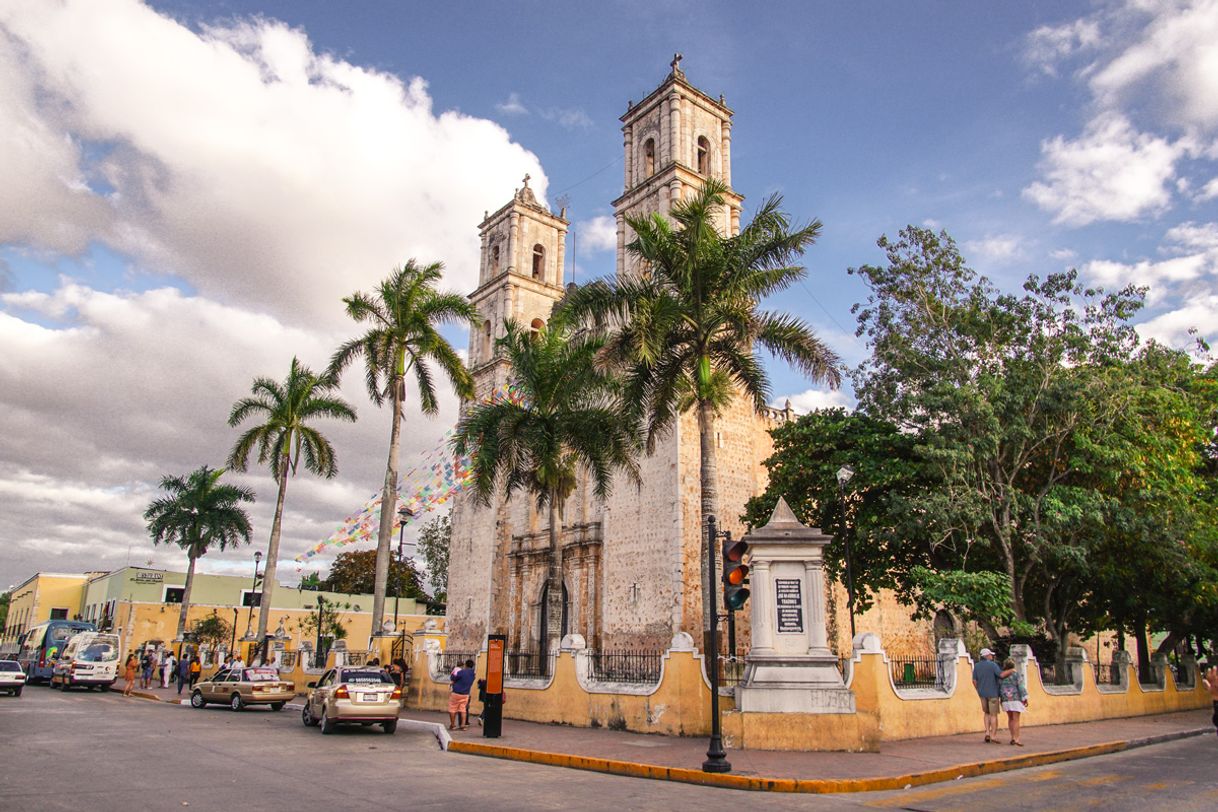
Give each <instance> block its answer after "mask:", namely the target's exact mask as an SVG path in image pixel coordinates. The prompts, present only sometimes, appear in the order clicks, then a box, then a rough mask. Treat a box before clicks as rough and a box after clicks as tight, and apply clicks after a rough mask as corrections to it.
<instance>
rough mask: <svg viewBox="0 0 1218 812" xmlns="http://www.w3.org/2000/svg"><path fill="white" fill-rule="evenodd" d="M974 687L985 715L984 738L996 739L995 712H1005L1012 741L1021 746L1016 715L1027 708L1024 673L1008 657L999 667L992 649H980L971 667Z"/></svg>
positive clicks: (996, 721) (996, 724)
mask: <svg viewBox="0 0 1218 812" xmlns="http://www.w3.org/2000/svg"><path fill="white" fill-rule="evenodd" d="M973 687H974V688H976V689H977V696H979V697H981V712H982V713H983V714H985V740H986V741H987V742H991V741H992V742H995V743H997V742H998V711H999V710H1000V709H1001V710H1004V711H1006V712H1007V729H1008V730H1009V731H1010V733H1011V744H1013V745H1016V746H1019V747H1023V742H1022V741H1021V740H1020V738H1019V715H1020V714H1021V713H1023V712H1024V711H1026V710H1027V709H1028V688H1027V686H1026V685H1025V684H1024V681H1023V676H1022V675H1021V674H1020V673H1019V672H1018V671H1017V670H1016V669H1015V661H1014V660H1012V659H1011V658H1010V657H1008V658H1007V659H1006V660H1005V661H1004V662H1003V664H1002V667H1001V668H999V667H998V663H996V662H994V652H993V651H990V650H989V649H988V648H983V649H981V661H980V662H978V663H977V664H976V665H975V666H973Z"/></svg>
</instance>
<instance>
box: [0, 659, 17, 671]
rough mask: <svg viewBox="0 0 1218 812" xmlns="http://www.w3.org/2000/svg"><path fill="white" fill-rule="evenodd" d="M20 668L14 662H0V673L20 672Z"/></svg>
mask: <svg viewBox="0 0 1218 812" xmlns="http://www.w3.org/2000/svg"><path fill="white" fill-rule="evenodd" d="M20 670H21V666H20V665H19V664H18V663H17V662H16V661H15V660H0V671H20Z"/></svg>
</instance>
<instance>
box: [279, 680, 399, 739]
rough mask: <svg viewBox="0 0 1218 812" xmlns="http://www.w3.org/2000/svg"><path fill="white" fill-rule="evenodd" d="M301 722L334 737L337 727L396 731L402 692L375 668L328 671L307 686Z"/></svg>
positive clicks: (387, 731)
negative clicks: (317, 727)
mask: <svg viewBox="0 0 1218 812" xmlns="http://www.w3.org/2000/svg"><path fill="white" fill-rule="evenodd" d="M309 689H310V690H309V695H308V697H307V698H306V699H305V703H304V709H303V710H301V712H300V719H301V721H303V722H304V723H305V726H306V727H316V726H318V725H320V726H321V732H322V733H333V732H334V730H335V729H336V728H337V727H338V725H344V724H358V725H364V726H370V725H380V726H381V727H382V728H384V730H385V732H386V733H392V732H393V731H395V730H397V727H398V713H399V711H401V709H402V689H401V688H399V687H397V686H396V685H394V684H393V680H392V679H390V678H389V675H388V674H386V673H385V672H384V671H381V670H379V669H376V668H357V667H354V666H352V667H345V668H331V669H330V670H329V671H327V672H326V673H324V674H322V675H321V679H319V680H318V681H317V682H310V683H309Z"/></svg>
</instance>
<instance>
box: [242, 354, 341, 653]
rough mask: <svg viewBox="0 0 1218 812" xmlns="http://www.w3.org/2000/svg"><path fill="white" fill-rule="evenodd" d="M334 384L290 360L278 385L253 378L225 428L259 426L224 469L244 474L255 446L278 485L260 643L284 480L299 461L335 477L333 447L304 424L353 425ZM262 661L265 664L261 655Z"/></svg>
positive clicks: (276, 558)
mask: <svg viewBox="0 0 1218 812" xmlns="http://www.w3.org/2000/svg"><path fill="white" fill-rule="evenodd" d="M337 387H338V382H337V381H336V380H335V379H334V378H331V377H327V376H320V377H319V376H318V375H315V374H314V373H313V372H312V370H310V369H309V368H308V367H306V366H303V365H302V364H301V363H300V361H298V360H297V359H295V358H293V359H292V367H291V369H290V370H289V371H288V377H287V379H286V380H284V381H283V383H278V382H276V381H272V380H271V379H269V378H255V379H254V383H253V385H252V386H251V387H250V391H251V392H252V397H245V398H242V399H241V400H239V401H237V402H236V403H234V404H233V410H232V413H231V414H230V415H229V416H228V424H229V425H230V426H237V425H239V424H240V423H242V422H243V421H244V420H245V419H246V418H247V417H250V416H251V415H258V416H259V417H261V418H262V419H263V421H264V422H262V423H261V424H259V425H257V426H254V427H252V428H250V429H248V430H246V431H245V433H244V434H242V435H241V437H240V438H239V439H238V440H237V444H236V445H234V446H233V451H232V453H231V454H230V455H229V458H228V464H229V467H231V468H233V469H235V470H237V471H244V470H245V469H246V466H247V465H248V463H249V457H250V452H251V451H253V450H254V447H255V446H257V447H258V462H259V464H263V465H265V464H268V463H269V464H270V467H271V476H272V477H274V478H275V481H276V482H277V483H278V484H279V496H278V498H277V499H276V501H275V519H274V521H273V522H272V523H271V540H270V543H269V545H268V546H267V552H266V569H265V570H264V571H263V578H262V596H261V598H260V599H259V603H258V606H259V609H258V640H260V641H263V640H265V639H266V629H267V624H268V623H269V621H270V616H271V600H272V597H273V593H274V590H275V568H276V565H277V564H278V562H279V536H280V531H281V528H282V526H283V503H284V498H285V496H286V495H287V491H288V477H291V476H294V475H295V474H296V467H297V466H298V465H299V464H300V461H301V458H302V456H303V459H304V464H305V469H306V470H308V471H312V472H313V473H315V474H317V475H319V476H324V477H325V478H326V479H330V478H332V477H333V476H334V475H335V474H337V473H338V466H337V465H335V462H334V448H333V447H332V446H331V445H330V441H329V440H327V439H326V438H325V437H324V436H323V435H322V434H321V433H320V432H319V431H318V430H317V429H315V428H313V427H312V426H310V425H308V423H309V421H310V420H312V419H314V418H322V417H329V418H333V419H335V420H346V421H347V422H349V423H350V422H354V421H355V410H354V409H352V408H351V407H350V406H349V405H348V404H347V402H346V401H344V400H343V399H342V398H340V397H338V396H337V395H335V394H333V392H334V390H335V389H336V388H337ZM262 656H263V658H264V659H265V657H266V650H265V649H263V652H262Z"/></svg>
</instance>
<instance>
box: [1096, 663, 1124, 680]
mask: <svg viewBox="0 0 1218 812" xmlns="http://www.w3.org/2000/svg"><path fill="white" fill-rule="evenodd" d="M1123 670H1124V668H1123V667H1122V666H1119V665H1117V664H1115V663H1095V682H1096V684H1097V685H1120V684H1121V672H1122V671H1123Z"/></svg>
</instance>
